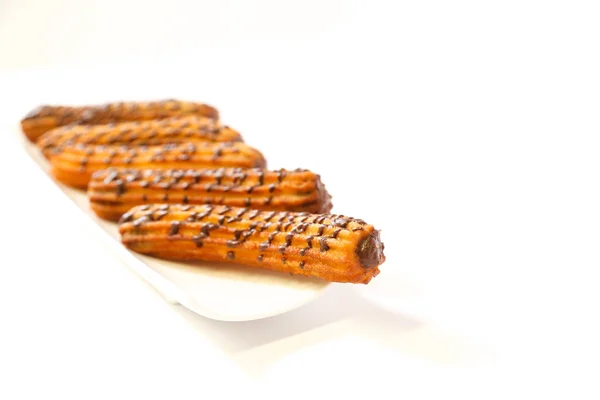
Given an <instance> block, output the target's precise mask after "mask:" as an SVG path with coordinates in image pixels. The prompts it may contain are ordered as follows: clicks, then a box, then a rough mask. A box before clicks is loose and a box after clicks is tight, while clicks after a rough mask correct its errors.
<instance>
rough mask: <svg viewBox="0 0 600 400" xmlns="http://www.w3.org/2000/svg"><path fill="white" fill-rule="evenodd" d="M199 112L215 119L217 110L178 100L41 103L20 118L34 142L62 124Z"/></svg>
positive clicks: (195, 113)
mask: <svg viewBox="0 0 600 400" xmlns="http://www.w3.org/2000/svg"><path fill="white" fill-rule="evenodd" d="M184 115H199V116H203V117H208V118H211V119H215V120H218V119H219V112H218V111H217V110H216V109H215V108H214V107H212V106H209V105H207V104H200V103H193V102H189V101H179V100H163V101H152V102H120V103H108V104H102V105H90V106H81V107H72V106H51V105H44V106H40V107H38V108H36V109H34V110H32V111H31V112H29V114H27V115H26V116H25V117H24V118H23V119H22V120H21V129H22V130H23V132H24V133H25V135H26V136H27V138H28V139H29V140H31V141H32V142H35V141H36V140H37V139H38V138H39V137H40V136H41V135H42V134H43V133H45V132H47V131H49V130H50V129H54V128H57V127H59V126H63V125H69V124H78V125H95V124H107V123H111V122H123V121H144V120H151V119H163V118H169V117H175V116H184Z"/></svg>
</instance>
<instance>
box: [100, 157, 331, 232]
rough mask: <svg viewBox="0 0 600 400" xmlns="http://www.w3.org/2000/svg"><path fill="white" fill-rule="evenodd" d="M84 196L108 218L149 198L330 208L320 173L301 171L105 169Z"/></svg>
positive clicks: (150, 200) (151, 200)
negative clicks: (86, 195)
mask: <svg viewBox="0 0 600 400" xmlns="http://www.w3.org/2000/svg"><path fill="white" fill-rule="evenodd" d="M88 196H89V198H90V204H91V207H92V210H94V212H95V213H96V214H98V216H100V217H101V218H104V219H108V220H113V221H117V220H118V219H119V218H120V217H121V215H123V214H124V213H125V212H126V211H128V210H129V209H131V208H132V207H133V206H136V205H142V204H149V203H170V204H176V203H181V204H222V205H228V206H232V207H250V208H255V209H259V210H276V211H307V212H311V213H326V212H329V211H330V210H331V196H330V195H329V193H327V190H326V189H325V186H324V185H323V184H322V183H321V179H320V176H319V175H317V174H315V173H313V172H310V171H307V170H294V171H287V170H283V169H282V170H278V171H269V170H265V169H261V168H250V169H244V168H219V169H187V170H185V169H177V170H149V169H148V170H131V169H129V170H115V169H107V170H102V171H98V172H96V173H95V174H94V175H93V176H92V180H91V181H90V183H89V185H88Z"/></svg>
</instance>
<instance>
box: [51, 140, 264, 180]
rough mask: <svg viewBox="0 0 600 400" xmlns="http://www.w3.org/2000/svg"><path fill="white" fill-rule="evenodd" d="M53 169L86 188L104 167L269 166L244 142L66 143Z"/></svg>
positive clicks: (53, 160)
mask: <svg viewBox="0 0 600 400" xmlns="http://www.w3.org/2000/svg"><path fill="white" fill-rule="evenodd" d="M49 161H50V166H51V172H52V174H53V176H54V177H55V178H56V179H57V180H59V181H60V182H62V183H64V184H66V185H69V186H73V187H77V188H86V187H87V184H88V182H89V181H90V178H91V176H92V174H93V173H94V172H96V171H99V170H101V169H106V168H110V167H114V168H134V169H175V168H183V169H188V168H220V167H242V168H252V167H261V168H262V167H266V161H265V159H264V157H263V155H262V154H261V153H260V152H259V151H258V150H256V149H254V148H252V147H250V146H248V145H246V144H244V143H241V142H225V143H217V142H204V143H195V144H194V143H188V144H168V145H164V146H139V147H128V146H86V145H83V144H81V143H80V144H76V145H74V146H65V147H63V149H62V151H61V152H60V153H58V154H52V155H50V158H49Z"/></svg>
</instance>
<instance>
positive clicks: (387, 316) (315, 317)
mask: <svg viewBox="0 0 600 400" xmlns="http://www.w3.org/2000/svg"><path fill="white" fill-rule="evenodd" d="M175 309H176V310H177V312H179V313H180V315H181V316H182V317H183V318H185V319H186V320H187V321H188V322H189V323H190V324H191V325H192V326H194V327H195V328H196V329H197V330H198V333H199V334H200V335H202V336H204V337H207V338H208V339H209V340H211V341H212V342H213V343H214V344H215V346H218V347H219V348H220V349H221V350H222V351H223V352H224V353H225V354H226V355H227V356H228V358H230V359H232V360H233V361H235V362H236V363H237V365H238V366H239V367H240V368H241V369H242V370H243V371H245V372H246V373H247V374H249V375H252V376H258V375H260V374H261V373H262V372H263V371H264V370H265V369H267V368H268V367H269V366H270V365H272V364H273V363H276V362H278V361H280V360H281V359H284V358H285V357H288V356H290V355H291V354H293V353H296V352H299V351H301V350H302V349H304V348H306V347H308V346H313V345H315V344H318V343H322V342H325V341H329V340H335V339H336V338H340V337H344V336H346V335H348V334H349V333H351V334H352V335H353V336H355V337H356V336H357V337H358V338H360V339H364V340H365V341H368V342H371V343H375V344H377V345H378V346H383V347H385V348H387V349H389V351H391V352H394V353H397V354H398V356H400V357H413V358H419V359H423V360H425V361H428V362H432V363H434V364H439V365H446V366H465V365H472V364H479V363H481V362H485V361H489V360H490V358H491V355H492V351H491V349H489V348H488V347H486V346H484V345H482V344H478V343H474V342H472V341H469V340H467V339H466V338H463V337H460V336H459V335H456V334H454V333H452V332H448V331H444V330H443V329H439V328H437V327H435V326H433V325H432V324H429V323H426V322H423V321H419V320H417V319H415V318H411V317H407V316H404V315H401V314H397V313H394V312H391V311H388V310H386V309H383V308H380V307H378V306H377V305H375V304H373V303H371V302H369V301H368V300H365V299H364V298H362V297H360V296H359V295H357V294H356V293H355V292H354V291H352V290H350V288H348V287H346V286H344V285H333V286H332V287H330V288H329V289H328V290H327V291H326V292H325V293H324V294H323V295H322V296H321V297H320V298H318V299H316V300H315V301H313V302H311V303H309V304H307V305H304V306H302V307H300V308H298V309H296V310H293V311H290V312H288V313H286V314H283V315H279V316H275V317H270V318H265V319H262V320H256V321H246V322H221V321H214V320H210V319H207V318H204V317H201V316H199V315H197V314H194V313H193V312H191V311H189V310H187V309H186V308H184V307H181V306H175Z"/></svg>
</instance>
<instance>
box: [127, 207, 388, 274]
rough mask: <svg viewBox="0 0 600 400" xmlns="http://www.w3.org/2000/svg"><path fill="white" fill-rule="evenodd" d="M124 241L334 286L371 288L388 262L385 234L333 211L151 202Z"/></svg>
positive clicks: (155, 251)
mask: <svg viewBox="0 0 600 400" xmlns="http://www.w3.org/2000/svg"><path fill="white" fill-rule="evenodd" d="M119 230H120V233H121V239H122V241H123V243H124V244H125V245H126V246H127V247H129V248H130V249H131V250H134V251H136V252H139V253H143V254H148V255H152V256H155V257H159V258H165V259H172V260H202V261H212V262H232V263H238V264H244V265H247V266H252V267H260V268H266V269H271V270H275V271H281V272H288V273H292V274H299V275H306V276H313V277H318V278H321V279H325V280H328V281H331V282H350V283H368V282H369V281H370V280H371V278H373V277H374V276H376V275H377V274H378V273H379V268H378V266H379V265H380V264H382V263H383V262H384V261H385V256H384V254H383V248H384V246H383V243H382V242H381V240H380V238H379V232H378V231H377V230H375V229H374V227H373V226H372V225H369V224H367V223H365V222H364V221H362V220H359V219H354V218H349V217H345V216H341V215H331V214H309V213H292V212H275V211H272V212H268V211H257V210H250V209H248V208H232V207H228V206H211V205H202V206H191V205H168V204H163V205H158V204H154V205H144V206H137V207H134V208H133V209H131V210H130V211H129V212H127V213H126V214H124V215H123V217H122V219H121V222H120V227H119Z"/></svg>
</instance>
